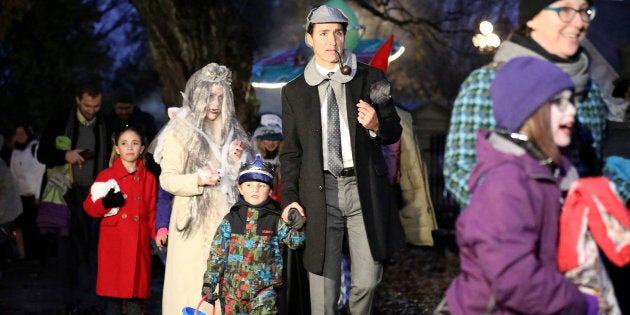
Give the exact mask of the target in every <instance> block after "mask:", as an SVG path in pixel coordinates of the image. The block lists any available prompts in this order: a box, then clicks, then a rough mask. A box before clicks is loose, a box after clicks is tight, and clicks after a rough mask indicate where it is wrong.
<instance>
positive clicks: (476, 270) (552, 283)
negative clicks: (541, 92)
mask: <svg viewBox="0 0 630 315" xmlns="http://www.w3.org/2000/svg"><path fill="white" fill-rule="evenodd" d="M490 135H491V133H490V132H488V131H480V132H479V133H478V135H477V143H476V150H477V158H478V163H477V166H476V167H475V169H474V170H473V172H472V173H471V176H470V181H469V185H470V191H471V201H470V204H469V206H468V207H467V208H465V209H464V210H463V211H462V213H461V215H460V216H459V218H458V219H457V223H456V230H457V232H456V233H457V234H456V235H457V244H458V246H459V250H460V253H459V256H460V259H461V273H460V274H459V275H458V276H457V277H456V278H455V279H454V280H453V282H452V283H451V285H450V287H449V288H448V291H447V292H446V298H447V304H448V308H449V310H450V312H451V314H454V315H457V314H466V315H471V314H490V313H489V312H487V309H488V304H489V301H490V299H491V297H492V298H493V299H494V303H495V304H494V306H493V307H492V312H491V314H567V315H581V314H586V310H587V309H586V308H587V303H586V298H585V296H584V295H583V294H582V293H580V291H578V289H577V287H576V286H575V285H574V284H573V283H571V282H570V281H569V280H567V279H566V278H565V277H564V276H563V275H562V274H561V273H560V272H559V271H558V267H557V263H556V256H557V242H558V224H559V223H558V221H559V216H560V210H561V192H560V188H559V185H558V182H559V180H560V178H556V177H554V176H553V174H552V172H551V170H550V169H549V168H548V167H547V166H543V165H540V164H539V162H538V161H537V160H536V159H535V158H533V157H532V156H531V155H529V154H523V152H524V151H523V149H521V148H520V147H518V146H517V145H515V144H513V143H511V142H510V141H508V140H506V139H503V138H501V137H500V136H498V135H493V136H492V141H493V142H492V143H491V142H490V141H489V139H490ZM495 140H496V141H495Z"/></svg>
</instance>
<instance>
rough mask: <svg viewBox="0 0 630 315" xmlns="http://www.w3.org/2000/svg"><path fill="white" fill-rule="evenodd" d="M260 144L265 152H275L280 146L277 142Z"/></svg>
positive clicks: (269, 141)
mask: <svg viewBox="0 0 630 315" xmlns="http://www.w3.org/2000/svg"><path fill="white" fill-rule="evenodd" d="M262 143H263V146H264V147H265V150H267V152H273V151H276V149H278V146H279V145H280V141H278V140H263V141H262Z"/></svg>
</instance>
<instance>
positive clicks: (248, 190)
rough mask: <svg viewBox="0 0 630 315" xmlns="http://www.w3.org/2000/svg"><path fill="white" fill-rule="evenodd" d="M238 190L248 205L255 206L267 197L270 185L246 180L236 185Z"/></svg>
mask: <svg viewBox="0 0 630 315" xmlns="http://www.w3.org/2000/svg"><path fill="white" fill-rule="evenodd" d="M238 191H239V192H240V193H241V195H243V199H245V201H247V202H248V203H249V204H250V205H252V206H257V205H259V204H261V203H263V202H264V201H265V200H267V198H269V194H270V193H271V186H269V185H267V184H265V183H261V182H255V181H248V182H243V183H241V184H240V185H238Z"/></svg>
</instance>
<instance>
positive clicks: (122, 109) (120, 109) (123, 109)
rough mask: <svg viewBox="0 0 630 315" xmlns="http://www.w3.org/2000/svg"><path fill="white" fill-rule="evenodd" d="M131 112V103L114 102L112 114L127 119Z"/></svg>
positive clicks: (123, 119)
mask: <svg viewBox="0 0 630 315" xmlns="http://www.w3.org/2000/svg"><path fill="white" fill-rule="evenodd" d="M131 113H133V104H131V103H122V102H118V103H116V104H114V114H116V116H117V117H118V118H120V120H122V121H127V120H129V117H131Z"/></svg>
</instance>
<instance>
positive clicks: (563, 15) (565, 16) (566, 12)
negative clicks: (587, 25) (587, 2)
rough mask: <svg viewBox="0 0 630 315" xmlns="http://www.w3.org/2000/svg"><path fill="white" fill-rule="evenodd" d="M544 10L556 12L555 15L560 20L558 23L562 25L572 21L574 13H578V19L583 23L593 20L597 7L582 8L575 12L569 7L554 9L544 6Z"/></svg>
mask: <svg viewBox="0 0 630 315" xmlns="http://www.w3.org/2000/svg"><path fill="white" fill-rule="evenodd" d="M544 10H551V11H556V13H557V14H558V17H559V18H560V21H562V22H564V23H569V22H571V21H573V18H574V17H575V14H576V13H580V18H581V19H582V21H583V22H590V21H592V20H593V19H594V18H595V12H596V11H597V7H595V6H590V7H588V8H582V9H579V10H577V9H574V8H571V7H559V8H554V7H551V6H546V7H545V8H544Z"/></svg>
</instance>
